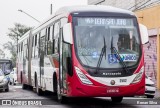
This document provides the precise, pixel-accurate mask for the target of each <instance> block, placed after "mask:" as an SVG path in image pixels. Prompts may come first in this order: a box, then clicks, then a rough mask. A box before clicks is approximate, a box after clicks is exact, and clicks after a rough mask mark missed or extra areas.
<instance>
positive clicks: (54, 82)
mask: <svg viewBox="0 0 160 108" xmlns="http://www.w3.org/2000/svg"><path fill="white" fill-rule="evenodd" d="M53 93H54V94H57V77H56V74H54V75H53Z"/></svg>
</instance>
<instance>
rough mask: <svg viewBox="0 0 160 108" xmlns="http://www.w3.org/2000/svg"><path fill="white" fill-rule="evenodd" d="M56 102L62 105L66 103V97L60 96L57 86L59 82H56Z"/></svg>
mask: <svg viewBox="0 0 160 108" xmlns="http://www.w3.org/2000/svg"><path fill="white" fill-rule="evenodd" d="M57 100H58V102H60V103H62V104H64V103H67V102H68V101H67V97H65V96H62V94H61V92H60V86H59V81H57Z"/></svg>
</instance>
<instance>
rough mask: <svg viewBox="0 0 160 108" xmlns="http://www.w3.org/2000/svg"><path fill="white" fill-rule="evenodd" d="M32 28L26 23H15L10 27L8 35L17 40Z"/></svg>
mask: <svg viewBox="0 0 160 108" xmlns="http://www.w3.org/2000/svg"><path fill="white" fill-rule="evenodd" d="M30 29H32V27H27V26H25V25H22V24H19V23H15V24H14V27H13V28H8V30H9V33H7V35H8V36H9V37H10V38H11V39H13V40H14V41H15V42H16V41H17V39H19V38H20V37H21V36H23V35H24V34H25V33H26V32H27V31H29V30H30Z"/></svg>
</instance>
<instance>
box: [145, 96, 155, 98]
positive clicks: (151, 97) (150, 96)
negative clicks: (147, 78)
mask: <svg viewBox="0 0 160 108" xmlns="http://www.w3.org/2000/svg"><path fill="white" fill-rule="evenodd" d="M146 96H147V98H154V95H146Z"/></svg>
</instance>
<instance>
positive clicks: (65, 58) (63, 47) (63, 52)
mask: <svg viewBox="0 0 160 108" xmlns="http://www.w3.org/2000/svg"><path fill="white" fill-rule="evenodd" d="M60 31H61V36H60V37H61V38H60V80H61V81H60V82H61V83H60V87H61V89H63V93H64V94H65V93H66V92H67V79H66V78H67V73H69V71H71V70H70V68H68V65H70V66H71V64H70V63H71V62H69V61H70V60H71V45H70V44H68V43H65V42H63V41H62V29H61V30H60ZM69 75H70V74H69Z"/></svg>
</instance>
